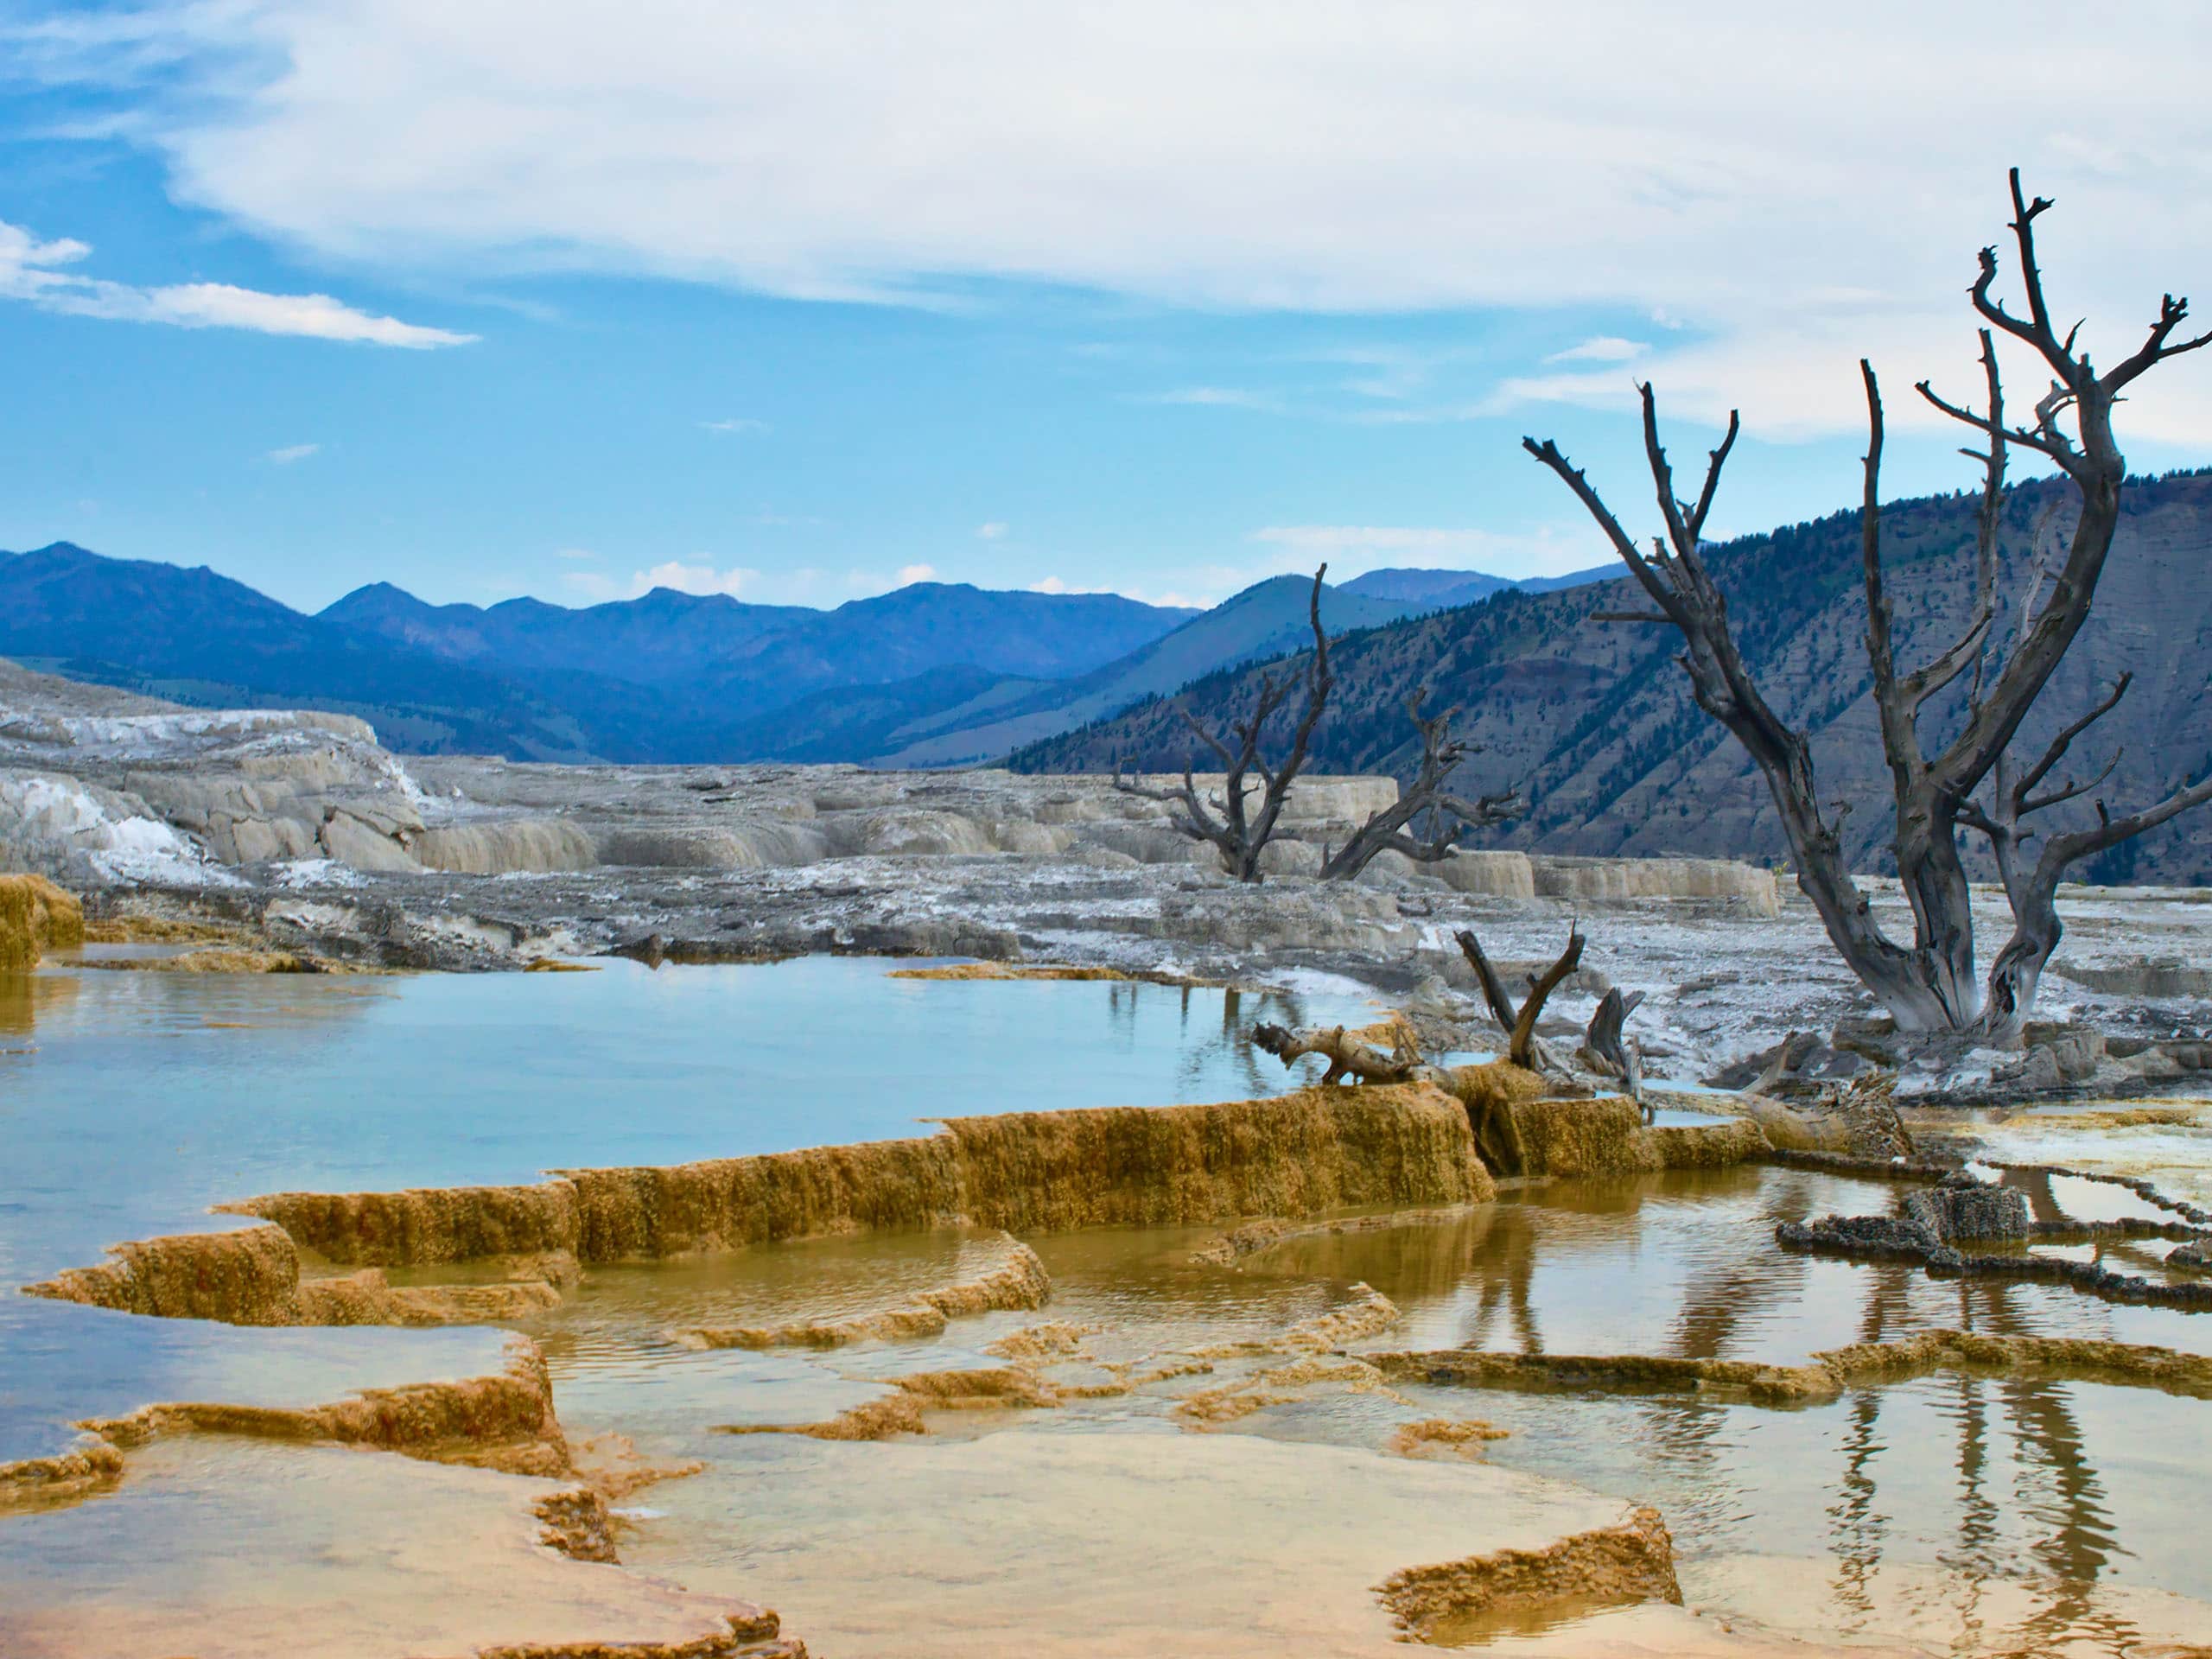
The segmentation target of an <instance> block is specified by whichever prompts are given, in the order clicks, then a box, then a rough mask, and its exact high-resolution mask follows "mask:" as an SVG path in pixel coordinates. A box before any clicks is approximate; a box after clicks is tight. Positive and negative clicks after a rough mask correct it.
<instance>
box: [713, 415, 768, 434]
mask: <svg viewBox="0 0 2212 1659" xmlns="http://www.w3.org/2000/svg"><path fill="white" fill-rule="evenodd" d="M699 426H700V429H702V431H707V432H766V430H767V429H768V423H767V422H766V421H754V420H747V419H744V418H742V417H740V418H738V419H734V420H728V421H702V422H700V423H699Z"/></svg>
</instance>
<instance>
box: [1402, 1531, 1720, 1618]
mask: <svg viewBox="0 0 2212 1659" xmlns="http://www.w3.org/2000/svg"><path fill="white" fill-rule="evenodd" d="M1375 1593H1376V1595H1377V1596H1379V1597H1381V1598H1382V1600H1383V1605H1384V1606H1385V1607H1387V1608H1389V1610H1390V1614H1391V1617H1392V1618H1395V1620H1396V1621H1397V1623H1398V1624H1399V1626H1400V1627H1401V1628H1402V1629H1403V1630H1406V1631H1407V1632H1408V1634H1409V1635H1410V1636H1412V1637H1414V1639H1415V1640H1417V1641H1433V1640H1436V1639H1438V1638H1439V1637H1442V1636H1444V1635H1446V1632H1447V1631H1448V1630H1449V1629H1450V1627H1451V1626H1452V1624H1454V1623H1456V1622H1460V1621H1468V1620H1478V1619H1484V1618H1501V1619H1503V1618H1511V1617H1514V1616H1516V1615H1520V1616H1526V1615H1529V1614H1532V1613H1538V1612H1541V1610H1543V1609H1544V1608H1546V1607H1548V1606H1564V1607H1571V1608H1578V1609H1579V1608H1588V1607H1596V1606H1604V1605H1619V1604H1621V1603H1624V1602H1634V1601H1666V1602H1673V1603H1675V1604H1676V1605H1680V1604H1681V1599H1682V1591H1681V1585H1680V1584H1679V1583H1677V1582H1676V1580H1675V1548H1674V1541H1673V1539H1671V1538H1670V1537H1669V1535H1668V1532H1667V1524H1666V1522H1665V1521H1663V1520H1662V1518H1661V1517H1660V1514H1659V1511H1658V1510H1652V1509H1638V1510H1634V1511H1633V1512H1632V1513H1631V1514H1630V1516H1629V1518H1628V1519H1627V1520H1625V1521H1624V1522H1621V1524H1620V1525H1618V1526H1614V1527H1601V1528H1599V1529H1595V1530H1594V1531H1591V1532H1583V1533H1577V1534H1575V1535H1573V1536H1572V1537H1567V1538H1562V1539H1560V1540H1559V1541H1558V1542H1556V1543H1554V1544H1551V1545H1549V1546H1548V1547H1546V1548H1542V1549H1505V1550H1500V1551H1498V1552H1497V1554H1494V1555H1473V1556H1469V1557H1468V1558H1467V1559H1466V1560H1458V1561H1441V1562H1439V1563H1437V1564H1435V1565H1433V1566H1430V1567H1407V1568H1405V1569H1403V1570H1402V1571H1400V1572H1397V1573H1392V1574H1391V1575H1390V1576H1389V1578H1387V1579H1385V1580H1383V1582H1382V1583H1381V1584H1379V1585H1377V1586H1375Z"/></svg>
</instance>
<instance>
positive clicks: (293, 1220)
mask: <svg viewBox="0 0 2212 1659" xmlns="http://www.w3.org/2000/svg"><path fill="white" fill-rule="evenodd" d="M215 1209H216V1211H217V1212H218V1213H219V1214H226V1215H235V1216H257V1217H260V1218H261V1219H262V1220H264V1221H273V1222H275V1223H276V1224H277V1225H278V1226H279V1227H281V1228H283V1230H285V1231H286V1232H287V1233H289V1234H290V1235H291V1236H293V1237H294V1238H295V1239H296V1240H298V1241H299V1243H300V1244H301V1246H302V1248H303V1249H310V1250H313V1251H315V1253H316V1254H317V1255H320V1256H321V1257H322V1258H323V1259H324V1260H326V1261H329V1262H338V1263H340V1264H341V1265H343V1266H347V1267H381V1268H399V1267H436V1266H442V1265H443V1264H446V1263H448V1262H467V1261H474V1260H475V1259H476V1258H478V1257H480V1256H486V1255H527V1254H531V1253H536V1252H555V1251H558V1252H566V1253H568V1254H570V1255H575V1254H577V1251H576V1243H577V1239H578V1237H579V1236H580V1235H581V1232H582V1223H581V1220H580V1217H579V1200H578V1196H577V1192H576V1189H575V1185H574V1184H573V1183H572V1182H569V1181H541V1182H537V1183H535V1184H533V1185H527V1186H443V1187H419V1188H413V1189H410V1190H407V1191H404V1192H271V1193H265V1194H264V1195H263V1196H261V1197H259V1198H245V1199H240V1200H238V1201H237V1202H235V1203H231V1204H219V1205H216V1206H215Z"/></svg>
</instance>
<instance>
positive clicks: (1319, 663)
mask: <svg viewBox="0 0 2212 1659" xmlns="http://www.w3.org/2000/svg"><path fill="white" fill-rule="evenodd" d="M1328 570H1329V567H1328V566H1327V565H1325V564H1324V565H1323V566H1322V567H1321V568H1320V569H1319V570H1316V571H1315V572H1314V573H1313V598H1312V600H1311V601H1309V602H1308V604H1307V607H1306V614H1307V620H1309V622H1310V623H1311V624H1312V626H1313V655H1312V656H1310V657H1309V658H1307V659H1306V675H1305V684H1306V709H1305V712H1304V713H1303V714H1302V715H1300V717H1299V721H1298V725H1297V728H1296V729H1295V730H1294V732H1293V733H1292V735H1291V742H1290V753H1289V754H1288V755H1287V756H1286V757H1285V758H1284V760H1282V761H1281V763H1280V764H1278V765H1273V766H1271V765H1269V763H1268V759H1267V757H1266V755H1265V754H1263V753H1262V752H1261V747H1260V739H1261V735H1262V732H1263V731H1264V730H1265V728H1266V727H1267V723H1268V719H1269V717H1270V716H1272V715H1274V712H1275V711H1276V710H1277V709H1281V707H1282V706H1283V704H1284V703H1286V702H1288V701H1289V700H1290V695H1291V693H1292V692H1293V691H1294V690H1297V689H1298V683H1299V682H1298V679H1297V677H1295V676H1294V675H1290V674H1285V675H1284V676H1283V677H1281V678H1280V679H1278V678H1277V677H1275V675H1274V673H1273V672H1268V673H1265V674H1262V676H1261V677H1260V690H1259V696H1258V698H1257V699H1256V700H1255V702H1254V703H1253V705H1252V713H1251V716H1250V718H1249V719H1247V720H1241V721H1230V728H1229V730H1230V736H1231V737H1233V738H1235V739H1236V742H1235V743H1234V744H1233V745H1232V744H1231V743H1230V742H1229V741H1227V740H1226V739H1224V738H1223V737H1222V736H1221V735H1220V734H1217V733H1216V732H1215V731H1214V730H1213V728H1211V727H1210V726H1208V725H1207V724H1206V723H1205V721H1202V720H1200V719H1199V718H1198V716H1197V715H1194V714H1192V712H1191V710H1190V709H1189V708H1188V706H1187V705H1185V704H1181V703H1178V704H1177V705H1176V712H1177V713H1179V714H1180V715H1182V717H1183V723H1184V724H1185V725H1186V726H1188V727H1189V728H1191V730H1192V732H1193V733H1195V734H1197V736H1198V740H1199V741H1201V742H1203V743H1204V744H1205V746H1206V747H1208V748H1210V749H1211V750H1212V751H1213V752H1214V753H1215V755H1216V756H1217V757H1218V758H1219V760H1220V761H1221V764H1222V770H1223V772H1224V777H1223V779H1222V789H1221V793H1220V794H1219V795H1218V796H1216V797H1214V798H1212V799H1211V801H1209V800H1207V799H1206V798H1205V797H1203V796H1202V795H1201V794H1200V793H1199V791H1198V784H1197V782H1196V780H1195V773H1196V771H1197V760H1196V758H1195V757H1193V759H1192V760H1190V761H1189V762H1187V763H1186V764H1185V766H1184V767H1183V781H1182V782H1181V783H1180V784H1177V785H1172V786H1170V787H1168V788H1166V789H1153V788H1149V787H1147V786H1146V785H1141V784H1139V783H1138V782H1137V781H1136V780H1135V779H1134V778H1133V777H1128V776H1125V775H1124V770H1123V768H1122V766H1121V765H1120V764H1118V763H1117V764H1116V766H1115V768H1114V787H1115V788H1116V789H1117V790H1119V791H1122V793H1123V794H1124V795H1141V796H1143V797H1144V798H1146V799H1147V800H1153V801H1166V802H1167V803H1169V804H1172V805H1173V807H1174V808H1175V809H1176V810H1175V812H1174V813H1173V815H1172V816H1171V817H1170V820H1169V822H1170V823H1172V824H1173V827H1174V829H1176V830H1177V831H1178V832H1179V833H1180V834H1182V835H1185V836H1189V837H1190V838H1191V839H1192V841H1203V842H1210V843H1211V845H1212V846H1213V848H1214V849H1215V850H1216V851H1217V852H1218V853H1219V854H1220V855H1221V866H1222V868H1223V869H1224V870H1226V871H1227V872H1228V873H1229V874H1231V875H1233V876H1235V877H1236V879H1237V880H1239V881H1257V880H1260V879H1261V878H1260V849H1262V848H1263V847H1265V846H1266V845H1267V844H1268V842H1270V841H1272V840H1274V833H1275V823H1276V821H1277V820H1278V819H1279V818H1280V817H1281V816H1282V807H1283V802H1284V800H1285V799H1286V798H1287V797H1288V795H1289V794H1290V786H1291V785H1292V784H1293V783H1294V782H1295V781H1296V780H1297V778H1298V774H1299V772H1301V771H1302V770H1303V769H1304V768H1305V766H1306V752H1307V750H1308V749H1310V748H1311V747H1313V728H1314V727H1315V726H1316V725H1317V724H1318V723H1319V721H1320V718H1321V715H1322V713H1323V711H1324V710H1325V709H1327V708H1328V706H1329V693H1330V691H1331V690H1332V688H1333V687H1334V686H1335V684H1336V677H1335V676H1334V674H1333V673H1332V671H1331V670H1330V667H1329V636H1328V635H1327V634H1326V633H1325V632H1323V631H1322V628H1321V578H1322V577H1323V576H1325V575H1327V574H1328ZM1248 772H1258V773H1259V774H1260V779H1261V785H1262V788H1261V792H1260V806H1259V810H1258V811H1257V812H1256V813H1254V812H1251V811H1250V810H1248V802H1249V798H1250V796H1251V792H1252V787H1251V785H1249V783H1247V782H1246V781H1245V775H1246V774H1247V773H1248Z"/></svg>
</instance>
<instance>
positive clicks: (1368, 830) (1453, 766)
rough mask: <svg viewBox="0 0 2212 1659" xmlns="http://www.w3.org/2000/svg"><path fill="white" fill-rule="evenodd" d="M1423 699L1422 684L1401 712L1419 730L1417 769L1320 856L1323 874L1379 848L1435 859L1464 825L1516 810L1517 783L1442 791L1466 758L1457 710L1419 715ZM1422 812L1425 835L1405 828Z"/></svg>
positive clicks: (1358, 862) (1343, 873)
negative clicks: (1457, 732) (1473, 794)
mask: <svg viewBox="0 0 2212 1659" xmlns="http://www.w3.org/2000/svg"><path fill="white" fill-rule="evenodd" d="M1427 699H1428V691H1427V688H1426V687H1423V688H1421V690H1416V691H1415V692H1414V694H1413V695H1412V696H1409V697H1408V698H1407V699H1406V717H1407V718H1408V719H1409V720H1411V721H1413V723H1414V728H1415V729H1417V730H1418V731H1419V732H1420V733H1421V766H1420V769H1419V770H1418V771H1417V772H1415V773H1414V778H1413V780H1412V781H1411V782H1410V783H1408V785H1406V786H1405V787H1404V788H1403V789H1402V790H1400V791H1398V798H1397V799H1396V800H1395V801H1393V802H1392V803H1391V804H1389V806H1386V807H1383V809H1382V810H1379V811H1376V812H1373V813H1370V815H1369V817H1368V819H1367V822H1366V823H1363V824H1361V825H1360V827H1359V828H1358V829H1356V830H1355V831H1353V832H1352V836H1351V840H1349V841H1347V842H1345V843H1344V846H1343V847H1342V848H1341V849H1339V850H1338V851H1337V852H1336V853H1334V854H1333V855H1331V856H1329V857H1327V858H1326V859H1325V860H1324V861H1322V865H1321V879H1322V880H1325V881H1348V880H1351V878H1352V877H1353V876H1355V875H1357V874H1359V873H1360V872H1361V871H1362V870H1363V869H1365V868H1367V867H1368V865H1369V864H1370V863H1371V862H1373V861H1374V859H1375V856H1376V854H1378V853H1382V852H1385V851H1388V852H1395V853H1403V854H1404V855H1406V856H1407V857H1408V858H1410V859H1412V860H1414V861H1415V862H1416V863H1423V864H1433V863H1436V862H1438V861H1441V860H1443V859H1446V858H1450V857H1452V855H1454V854H1455V853H1456V852H1457V851H1458V847H1457V844H1456V843H1457V842H1458V841H1459V837H1460V836H1463V835H1465V833H1466V832H1467V831H1468V830H1470V829H1487V828H1488V827H1489V826H1490V825H1491V824H1493V823H1503V822H1505V820H1507V819H1508V818H1510V817H1515V816H1516V815H1517V814H1518V813H1519V812H1520V811H1521V810H1522V800H1521V791H1519V790H1518V789H1510V790H1507V791H1505V792H1504V793H1503V794H1499V795H1484V796H1483V797H1481V798H1478V799H1477V800H1473V801H1468V800H1465V799H1463V798H1460V797H1459V796H1457V795H1453V794H1451V793H1449V792H1447V791H1446V785H1447V784H1449V783H1450V781H1451V778H1452V772H1455V771H1457V770H1458V768H1459V763H1460V762H1461V761H1462V760H1465V759H1466V756H1467V753H1468V750H1467V746H1466V744H1465V743H1464V742H1461V741H1459V740H1458V739H1455V738H1454V737H1453V736H1452V715H1455V714H1457V713H1458V712H1459V711H1458V710H1457V709H1446V710H1445V711H1444V712H1443V713H1442V714H1440V715H1423V714H1422V713H1421V705H1422V704H1423V703H1424V702H1427ZM1423 812H1426V813H1427V814H1428V815H1429V835H1428V839H1427V840H1426V841H1421V840H1418V839H1416V838H1415V837H1414V836H1409V835H1407V834H1406V833H1405V829H1406V826H1407V825H1408V824H1409V823H1412V822H1413V821H1414V819H1415V818H1416V817H1420V816H1421V814H1422V813H1423Z"/></svg>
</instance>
